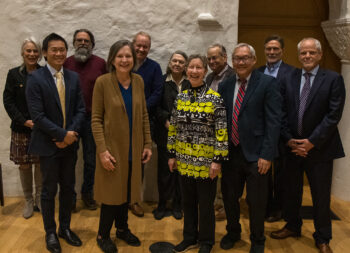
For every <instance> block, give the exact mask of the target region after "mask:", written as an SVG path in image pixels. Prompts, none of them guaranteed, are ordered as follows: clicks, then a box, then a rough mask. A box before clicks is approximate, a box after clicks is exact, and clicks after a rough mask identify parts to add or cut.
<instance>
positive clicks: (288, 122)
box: [281, 68, 345, 161]
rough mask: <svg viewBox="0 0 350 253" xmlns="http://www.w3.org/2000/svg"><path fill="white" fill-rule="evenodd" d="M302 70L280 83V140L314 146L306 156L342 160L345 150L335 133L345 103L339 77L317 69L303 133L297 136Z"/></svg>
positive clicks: (306, 110)
mask: <svg viewBox="0 0 350 253" xmlns="http://www.w3.org/2000/svg"><path fill="white" fill-rule="evenodd" d="M301 75H302V70H301V69H295V70H294V71H293V72H291V73H290V74H289V75H287V76H286V77H285V78H284V79H283V80H282V82H281V93H282V96H283V99H284V101H283V121H282V133H281V134H282V138H283V141H284V142H288V140H290V139H291V138H298V139H299V138H302V139H304V138H306V139H309V141H310V142H311V143H312V144H314V145H315V147H314V148H313V149H311V150H310V152H309V155H308V157H309V158H311V159H315V160H321V161H328V160H332V159H336V158H340V157H343V156H344V155H345V154H344V150H343V146H342V142H341V140H340V136H339V132H338V128H337V125H338V122H339V121H340V119H341V116H342V112H343V108H344V102H345V86H344V80H343V77H342V76H341V75H339V74H338V73H336V72H333V71H330V70H325V69H321V68H319V70H318V72H317V74H316V76H315V79H314V81H313V84H312V87H311V91H310V94H309V97H308V100H307V103H306V108H305V112H304V116H303V133H302V135H301V136H299V135H298V133H297V129H298V110H299V97H300V83H301Z"/></svg>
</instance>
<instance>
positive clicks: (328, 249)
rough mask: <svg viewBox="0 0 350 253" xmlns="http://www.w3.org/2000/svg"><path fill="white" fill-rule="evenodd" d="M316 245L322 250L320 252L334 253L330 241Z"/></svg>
mask: <svg viewBox="0 0 350 253" xmlns="http://www.w3.org/2000/svg"><path fill="white" fill-rule="evenodd" d="M316 246H317V248H318V249H319V250H320V253H333V251H332V249H331V247H329V244H328V243H320V244H317V245H316Z"/></svg>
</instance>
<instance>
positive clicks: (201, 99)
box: [167, 85, 228, 179]
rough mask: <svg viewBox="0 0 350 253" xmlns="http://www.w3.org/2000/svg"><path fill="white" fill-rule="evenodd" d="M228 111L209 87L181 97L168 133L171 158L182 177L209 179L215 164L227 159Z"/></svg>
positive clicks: (195, 89) (184, 92)
mask: <svg viewBox="0 0 350 253" xmlns="http://www.w3.org/2000/svg"><path fill="white" fill-rule="evenodd" d="M226 120H227V119H226V110H225V106H224V102H223V100H222V98H221V97H220V94H219V93H217V92H215V91H213V90H212V89H209V88H208V87H207V85H203V86H200V87H197V88H190V89H188V90H185V91H183V92H182V93H180V94H178V96H177V98H176V100H175V105H174V109H173V112H172V116H171V119H170V126H169V132H168V144H167V148H168V151H169V153H170V157H172V158H176V159H177V168H178V171H179V172H180V174H181V175H184V176H189V177H194V178H202V179H204V178H209V168H210V164H211V163H212V162H217V163H221V162H222V161H224V160H227V159H228V137H227V127H226V125H227V123H226Z"/></svg>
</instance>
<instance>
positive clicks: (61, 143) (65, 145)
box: [55, 141, 68, 148]
mask: <svg viewBox="0 0 350 253" xmlns="http://www.w3.org/2000/svg"><path fill="white" fill-rule="evenodd" d="M55 144H56V146H57V147H58V148H65V147H67V146H68V144H67V143H65V142H64V141H61V142H59V141H56V142H55Z"/></svg>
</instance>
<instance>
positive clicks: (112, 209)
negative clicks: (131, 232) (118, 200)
mask: <svg viewBox="0 0 350 253" xmlns="http://www.w3.org/2000/svg"><path fill="white" fill-rule="evenodd" d="M113 221H115V226H116V228H117V229H120V230H127V229H128V203H127V202H126V203H124V204H122V205H106V204H103V203H102V204H101V212H100V225H99V228H98V235H100V236H101V237H102V238H109V237H110V233H111V228H112V225H113Z"/></svg>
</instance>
